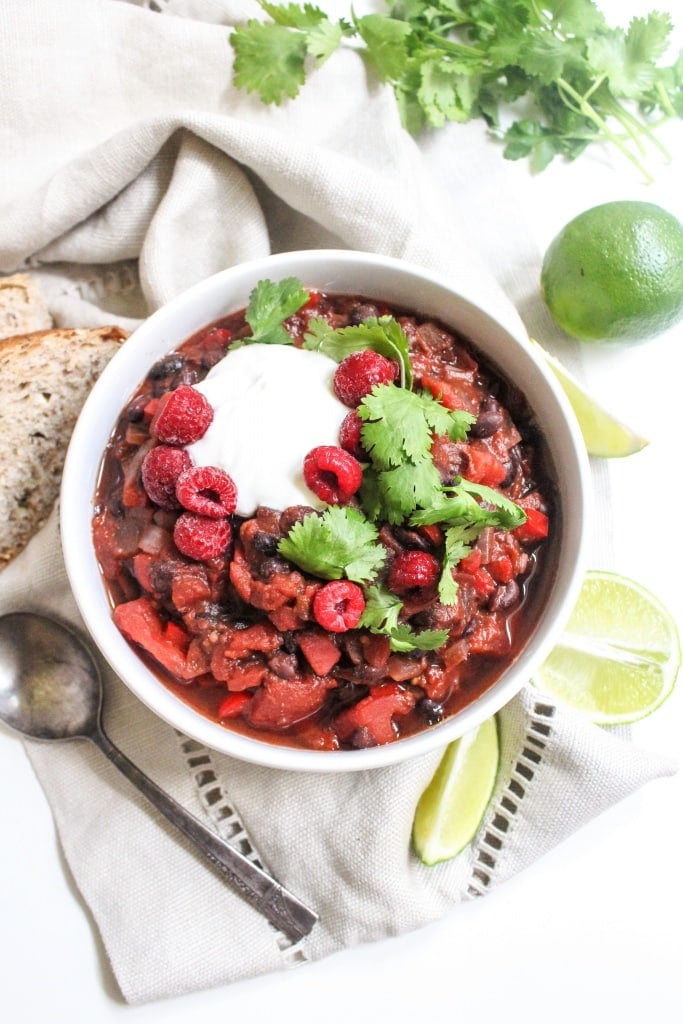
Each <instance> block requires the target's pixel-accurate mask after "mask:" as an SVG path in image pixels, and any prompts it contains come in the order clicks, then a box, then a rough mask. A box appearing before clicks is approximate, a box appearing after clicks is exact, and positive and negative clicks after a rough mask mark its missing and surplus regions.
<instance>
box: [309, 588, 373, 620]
mask: <svg viewBox="0 0 683 1024" xmlns="http://www.w3.org/2000/svg"><path fill="white" fill-rule="evenodd" d="M364 610H365V598H364V597H363V591H362V590H361V588H360V587H359V586H358V584H357V583H351V582H350V581H349V580H332V582H331V583H326V584H325V585H324V586H322V587H321V588H320V590H318V591H317V592H316V595H315V597H314V598H313V617H314V618H315V621H316V622H317V623H318V625H319V626H322V628H323V629H327V630H329V632H330V633H345V632H346V630H347V629H353V628H354V627H355V626H357V625H358V623H359V621H360V617H361V615H362V614H363V611H364Z"/></svg>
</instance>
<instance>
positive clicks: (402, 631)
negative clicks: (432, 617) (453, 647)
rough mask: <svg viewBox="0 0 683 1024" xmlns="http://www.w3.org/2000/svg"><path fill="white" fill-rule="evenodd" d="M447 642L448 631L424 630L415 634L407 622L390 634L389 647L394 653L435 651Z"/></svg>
mask: <svg viewBox="0 0 683 1024" xmlns="http://www.w3.org/2000/svg"><path fill="white" fill-rule="evenodd" d="M447 640H448V630H447V629H423V630H421V631H420V632H419V633H415V632H414V631H413V630H412V629H411V628H410V626H409V625H408V624H407V623H405V622H402V623H400V625H398V626H396V627H395V628H394V629H392V630H390V632H389V645H390V647H391V649H392V651H415V650H418V651H435V650H436V649H437V648H438V647H442V646H443V644H445V643H446V641H447Z"/></svg>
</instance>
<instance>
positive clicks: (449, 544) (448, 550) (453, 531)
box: [439, 523, 483, 604]
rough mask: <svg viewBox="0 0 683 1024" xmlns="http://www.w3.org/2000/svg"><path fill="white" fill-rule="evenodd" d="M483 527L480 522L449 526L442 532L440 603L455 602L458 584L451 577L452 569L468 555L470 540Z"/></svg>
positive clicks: (474, 538) (474, 537)
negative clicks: (442, 552)
mask: <svg viewBox="0 0 683 1024" xmlns="http://www.w3.org/2000/svg"><path fill="white" fill-rule="evenodd" d="M482 529H483V525H482V524H481V523H470V524H469V525H467V526H449V527H448V529H447V530H446V531H445V534H444V549H445V550H444V557H443V563H442V569H441V576H440V578H439V600H440V601H441V604H455V602H456V600H457V597H458V584H457V583H456V581H455V580H454V579H453V570H454V569H455V568H457V566H458V565H459V563H460V562H461V561H462V560H463V558H466V557H467V555H469V553H470V551H471V550H472V542H473V541H474V540H476V538H477V537H478V536H479V534H480V533H481V531H482Z"/></svg>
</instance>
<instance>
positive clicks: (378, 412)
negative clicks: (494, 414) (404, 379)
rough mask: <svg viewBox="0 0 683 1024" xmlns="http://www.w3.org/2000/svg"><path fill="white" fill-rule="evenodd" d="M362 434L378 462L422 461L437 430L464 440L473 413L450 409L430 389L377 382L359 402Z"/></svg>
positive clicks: (381, 464) (385, 466)
mask: <svg viewBox="0 0 683 1024" xmlns="http://www.w3.org/2000/svg"><path fill="white" fill-rule="evenodd" d="M358 415H359V416H360V418H361V419H362V420H363V427H362V428H361V438H362V441H363V447H364V448H365V450H366V451H367V452H368V453H369V455H370V457H371V458H372V461H373V463H374V465H375V466H378V467H381V468H382V469H389V468H391V467H392V466H397V465H399V464H400V463H401V462H402V461H403V460H404V459H406V458H408V459H409V460H410V461H411V462H414V463H416V462H419V461H420V460H421V459H422V458H423V457H424V456H425V455H426V454H428V453H429V451H430V449H431V446H432V436H433V435H434V434H448V436H449V437H451V439H452V440H459V441H462V440H464V437H465V435H466V433H467V430H468V428H469V426H470V425H471V424H472V423H473V422H474V417H473V416H471V415H470V414H469V413H467V412H463V411H462V410H459V409H447V408H446V407H445V406H444V405H441V403H440V402H438V401H437V400H436V399H435V398H434V397H433V396H432V395H431V394H429V392H427V391H406V390H405V389H403V388H399V387H397V386H396V385H395V384H376V385H375V386H374V387H373V389H372V391H371V392H370V394H369V395H366V396H365V398H364V399H363V401H362V402H361V403H360V405H359V406H358Z"/></svg>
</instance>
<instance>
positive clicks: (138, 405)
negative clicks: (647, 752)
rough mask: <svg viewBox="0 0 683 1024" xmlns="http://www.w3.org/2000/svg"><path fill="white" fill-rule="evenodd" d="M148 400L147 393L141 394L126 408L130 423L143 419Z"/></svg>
mask: <svg viewBox="0 0 683 1024" xmlns="http://www.w3.org/2000/svg"><path fill="white" fill-rule="evenodd" d="M147 402H148V398H147V395H139V396H138V397H137V398H136V399H134V400H133V401H132V402H131V403H130V405H129V406H128V408H127V409H126V419H127V420H128V422H129V423H139V422H140V420H141V419H143V417H144V415H145V406H146V405H147Z"/></svg>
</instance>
